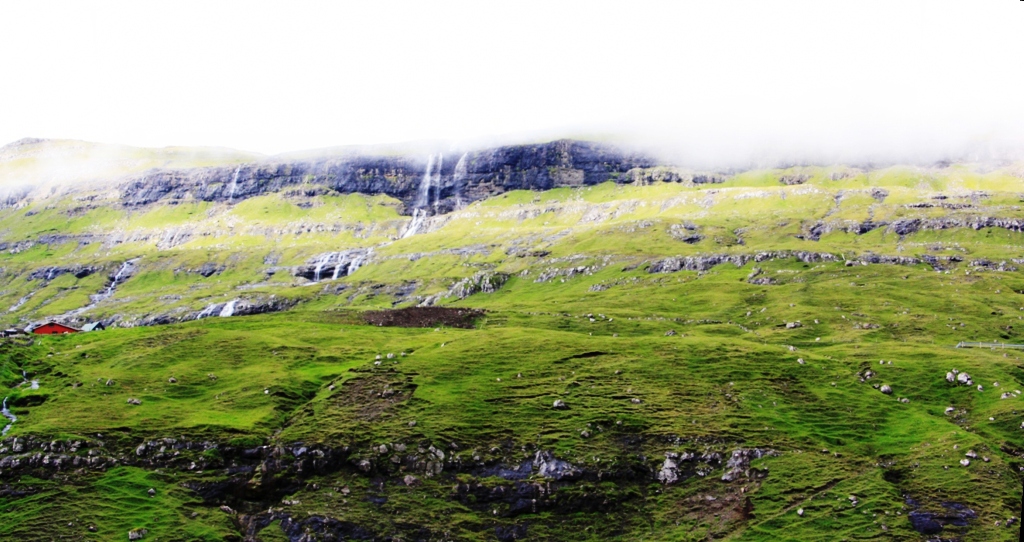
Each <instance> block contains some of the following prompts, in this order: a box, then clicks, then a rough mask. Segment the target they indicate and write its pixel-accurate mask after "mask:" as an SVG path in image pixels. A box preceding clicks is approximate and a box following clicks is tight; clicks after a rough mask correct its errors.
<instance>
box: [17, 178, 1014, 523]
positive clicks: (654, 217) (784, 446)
mask: <svg viewBox="0 0 1024 542" xmlns="http://www.w3.org/2000/svg"><path fill="white" fill-rule="evenodd" d="M787 183H799V184H787ZM1021 193H1024V181H1022V180H1021V178H1020V176H1019V175H1018V174H1017V172H1016V170H1014V169H1012V168H1008V169H999V170H992V171H987V172H984V173H979V172H977V170H975V169H972V168H968V167H966V166H953V167H949V168H941V169H914V168H890V169H886V170H878V171H869V172H863V171H859V170H852V169H849V168H839V167H836V168H794V169H790V170H772V171H760V172H747V173H742V174H738V175H735V176H732V177H729V178H728V179H726V180H725V181H724V182H722V183H719V184H714V185H693V184H687V183H654V184H649V185H643V184H628V185H624V184H615V183H610V182H609V183H605V184H601V185H597V186H592V187H586V188H577V189H570V188H562V189H556V190H551V191H546V192H526V191H516V192H510V193H507V194H503V195H501V196H498V197H495V198H492V199H489V200H485V201H481V202H477V203H475V204H472V205H470V206H468V207H465V208H464V209H461V210H459V211H456V212H453V213H450V214H445V215H439V216H435V217H432V218H431V219H430V221H429V224H428V227H427V228H425V230H424V231H423V232H422V233H419V234H417V235H412V236H409V237H405V238H403V237H402V235H403V233H405V232H406V228H407V227H408V224H409V221H410V219H409V217H407V216H402V215H401V214H400V211H402V209H401V205H400V204H399V203H398V202H396V201H395V200H392V199H390V198H387V197H384V196H365V195H340V194H334V193H329V192H324V191H322V190H315V189H313V188H310V189H308V190H307V189H297V190H287V191H284V192H279V193H274V194H268V195H263V196H259V197H255V198H249V199H244V200H241V201H237V202H231V203H229V204H223V203H209V202H186V203H181V204H178V205H166V206H165V205H159V204H158V205H153V206H148V207H144V208H141V209H133V210H130V209H127V208H125V207H122V206H120V205H118V202H117V200H116V198H115V197H114V196H113V195H109V194H108V195H106V196H104V195H102V194H93V193H80V194H66V195H60V196H55V197H52V198H47V199H41V200H34V201H33V202H31V203H30V204H29V205H27V206H22V207H20V208H5V209H2V210H0V231H2V232H3V242H5V243H6V245H5V251H4V252H2V253H0V267H2V268H3V274H2V275H0V306H2V307H10V310H8V311H7V314H8V320H9V321H10V322H11V323H14V322H18V323H20V324H24V323H27V322H29V321H38V320H41V319H43V318H46V317H50V316H56V315H64V316H65V317H66V318H68V319H69V320H70V321H86V320H94V319H102V320H104V321H105V322H108V323H110V324H112V326H111V328H110V329H108V330H107V331H102V332H94V333H82V334H74V335H68V336H62V337H37V338H35V339H34V340H32V341H28V340H27V339H26V338H24V337H20V338H15V339H11V340H7V341H6V342H3V343H2V344H0V361H2V364H0V383H2V384H3V385H4V386H5V387H6V388H7V390H8V391H7V392H5V395H6V396H7V405H8V406H9V407H10V411H11V413H12V414H13V415H15V416H17V421H16V422H14V424H13V425H12V426H11V427H10V431H9V433H8V434H7V436H6V438H5V440H3V441H2V442H0V517H2V518H3V519H4V520H5V521H2V522H0V538H5V539H18V540H21V539H24V540H36V539H40V540H42V539H55V538H65V539H72V540H111V539H124V538H126V537H127V536H128V531H129V530H131V529H146V530H147V533H146V534H145V538H143V540H222V539H235V540H241V539H249V540H266V541H269V540H337V539H378V540H495V539H499V540H516V539H530V540H608V539H615V540H641V539H642V540H699V539H710V538H714V539H721V538H726V539H734V540H779V539H784V540H822V541H824V540H860V539H884V540H921V539H925V538H928V537H941V538H943V539H962V540H1017V539H1019V537H1020V524H1019V522H1008V520H1009V519H1010V518H1011V517H1012V516H1020V515H1021V514H1020V507H1021V499H1022V480H1024V479H1022V474H1021V472H1022V470H1021V469H1022V468H1024V415H1022V411H1024V404H1022V401H1024V398H1022V397H1021V393H1020V390H1022V389H1024V364H1022V362H1021V361H1020V356H1021V355H1024V352H1022V351H1020V350H1013V349H989V348H981V349H979V348H970V349H968V348H954V346H955V345H956V344H957V343H958V342H960V341H995V342H1009V343H1022V342H1024V339H1022V337H1021V331H1020V330H1021V329H1022V328H1021V326H1024V323H1022V318H1024V295H1022V292H1024V275H1022V274H1021V271H1019V270H1018V268H1019V267H1020V266H1022V265H1024V249H1022V248H1021V247H1022V246H1024V233H1021V232H1020V226H1019V224H1020V221H1021V220H1024V213H1022V212H1021V209H1020V205H1021V201H1020V198H1021V195H1020V194H1021ZM91 196H95V197H93V198H92V199H83V198H89V197H91ZM367 248H372V252H370V254H369V256H368V257H367V258H366V260H365V261H364V262H363V263H362V265H361V267H359V268H358V270H356V271H354V272H353V273H352V274H350V275H346V274H345V273H341V274H339V276H338V277H337V278H336V279H335V278H332V277H333V275H332V276H330V277H328V276H321V277H320V278H321V279H322V280H320V281H317V282H314V281H311V280H309V279H308V278H304V275H303V272H304V271H303V270H305V271H308V270H309V269H308V268H309V267H310V266H313V265H315V262H316V261H318V260H319V261H328V260H327V259H321V258H318V257H319V256H320V255H323V254H325V253H329V252H338V251H344V250H351V249H367ZM129 260H130V261H132V262H133V263H132V264H131V265H130V266H128V267H130V269H131V270H130V271H126V272H125V273H124V274H125V275H127V278H124V277H123V276H122V278H120V279H117V280H114V275H115V274H116V273H117V271H118V270H119V269H121V268H122V266H123V264H124V262H125V261H129ZM87 268H88V269H87ZM86 271H89V272H86ZM78 275H81V277H79V276H78ZM107 292H109V295H106V294H107ZM98 294H103V295H98ZM232 300H239V303H242V302H243V301H244V302H247V303H251V305H252V306H258V307H264V308H266V310H268V311H271V312H269V313H266V314H256V315H248V316H232V317H230V318H218V317H210V318H205V317H204V318H202V319H199V320H196V316H199V315H202V316H216V315H217V314H220V313H221V308H222V307H223V306H224V304H225V303H227V302H229V301H232ZM282 300H283V301H282ZM418 304H427V305H429V304H434V305H438V306H442V307H449V308H459V307H471V308H478V309H484V310H486V313H485V314H484V316H482V317H481V318H480V319H479V320H477V321H476V325H475V327H473V328H472V329H456V328H451V327H445V326H435V325H430V326H424V327H415V328H395V327H379V326H375V325H369V324H367V322H366V321H365V320H364V318H363V313H364V311H367V310H371V309H392V308H395V307H405V306H411V305H418ZM232 306H234V305H232ZM238 306H239V307H241V306H242V305H241V304H240V305H238ZM204 308H205V309H208V310H207V311H206V312H205V313H201V312H200V311H203V309H204ZM282 309H288V310H282ZM261 310H262V309H261ZM254 312H258V311H254ZM141 323H164V324H166V325H153V326H140V325H138V324H141ZM797 323H799V324H797ZM787 324H788V325H787ZM954 369H956V370H957V371H959V372H960V374H962V373H968V374H969V375H970V377H971V380H972V381H971V384H970V385H966V384H959V383H956V382H955V380H956V379H955V376H956V375H954V382H949V381H947V372H951V371H952V370H954ZM23 371H24V373H23ZM33 381H35V383H36V385H33V384H32V382H33ZM883 391H890V392H891V393H883ZM133 400H134V401H133ZM556 401H560V402H561V403H560V404H558V406H557V407H556ZM134 402H138V403H139V404H133V403H134ZM962 460H966V461H967V464H966V465H964V464H961V461H962ZM150 489H152V490H153V491H152V494H150V493H149V490H150Z"/></svg>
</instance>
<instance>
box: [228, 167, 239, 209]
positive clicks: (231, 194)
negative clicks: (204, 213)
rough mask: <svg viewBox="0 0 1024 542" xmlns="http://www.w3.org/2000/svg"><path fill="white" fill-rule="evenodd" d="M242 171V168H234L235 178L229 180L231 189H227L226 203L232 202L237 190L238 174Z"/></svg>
mask: <svg viewBox="0 0 1024 542" xmlns="http://www.w3.org/2000/svg"><path fill="white" fill-rule="evenodd" d="M240 171H242V166H238V167H236V168H235V176H234V177H232V178H231V188H229V189H228V201H229V202H230V201H232V200H233V199H234V198H235V189H236V188H238V173H239V172H240Z"/></svg>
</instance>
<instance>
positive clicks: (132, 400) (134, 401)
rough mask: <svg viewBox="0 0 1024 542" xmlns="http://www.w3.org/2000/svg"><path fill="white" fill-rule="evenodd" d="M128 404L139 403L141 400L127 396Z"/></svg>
mask: <svg viewBox="0 0 1024 542" xmlns="http://www.w3.org/2000/svg"><path fill="white" fill-rule="evenodd" d="M128 404H129V405H141V404H142V401H140V400H138V399H136V398H134V397H129V398H128Z"/></svg>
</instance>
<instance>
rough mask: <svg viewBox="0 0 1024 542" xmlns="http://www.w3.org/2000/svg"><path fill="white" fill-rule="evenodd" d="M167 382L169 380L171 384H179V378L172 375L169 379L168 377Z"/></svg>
mask: <svg viewBox="0 0 1024 542" xmlns="http://www.w3.org/2000/svg"><path fill="white" fill-rule="evenodd" d="M167 382H169V383H171V384H177V383H178V379H177V378H174V377H173V376H172V377H170V378H168V379H167Z"/></svg>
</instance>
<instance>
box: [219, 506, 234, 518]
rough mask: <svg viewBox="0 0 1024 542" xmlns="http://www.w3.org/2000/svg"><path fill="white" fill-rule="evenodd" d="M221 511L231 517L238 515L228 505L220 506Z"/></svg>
mask: <svg viewBox="0 0 1024 542" xmlns="http://www.w3.org/2000/svg"><path fill="white" fill-rule="evenodd" d="M220 511H221V512H224V513H225V514H228V515H229V516H233V515H235V513H236V512H235V511H234V510H233V509H232V508H231V507H230V506H228V505H226V504H222V505H220Z"/></svg>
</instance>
